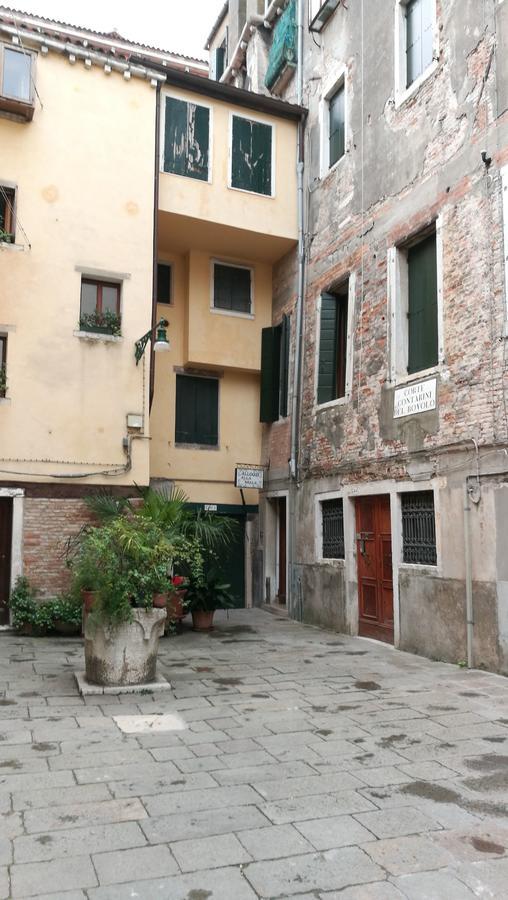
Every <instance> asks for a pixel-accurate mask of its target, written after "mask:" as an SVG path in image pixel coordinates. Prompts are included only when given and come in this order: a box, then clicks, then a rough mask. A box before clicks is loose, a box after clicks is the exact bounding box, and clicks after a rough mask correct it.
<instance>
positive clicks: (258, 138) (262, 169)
mask: <svg viewBox="0 0 508 900" xmlns="http://www.w3.org/2000/svg"><path fill="white" fill-rule="evenodd" d="M231 185H232V187H236V188H242V189H243V190H245V191H252V192H253V193H256V194H265V195H268V196H270V195H271V193H272V128H271V126H270V125H264V124H263V123H261V122H253V121H251V120H250V119H244V118H241V117H240V116H233V133H232V154H231Z"/></svg>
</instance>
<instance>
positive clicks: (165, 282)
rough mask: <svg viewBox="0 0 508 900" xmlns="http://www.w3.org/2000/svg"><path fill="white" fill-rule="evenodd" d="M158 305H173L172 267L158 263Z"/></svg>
mask: <svg viewBox="0 0 508 900" xmlns="http://www.w3.org/2000/svg"><path fill="white" fill-rule="evenodd" d="M157 303H171V266H170V265H169V263H157Z"/></svg>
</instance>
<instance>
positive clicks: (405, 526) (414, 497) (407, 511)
mask: <svg viewBox="0 0 508 900" xmlns="http://www.w3.org/2000/svg"><path fill="white" fill-rule="evenodd" d="M401 506H402V549H403V560H404V562H405V563H413V564H420V565H426V566H435V565H437V549H436V520H435V512H434V493H433V492H432V491H415V492H412V491H411V492H408V493H407V494H406V493H404V494H401Z"/></svg>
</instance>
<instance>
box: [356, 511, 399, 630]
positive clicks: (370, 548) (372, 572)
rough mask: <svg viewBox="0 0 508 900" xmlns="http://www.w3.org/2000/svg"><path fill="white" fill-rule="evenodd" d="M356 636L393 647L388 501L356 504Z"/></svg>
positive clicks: (390, 532)
mask: <svg viewBox="0 0 508 900" xmlns="http://www.w3.org/2000/svg"><path fill="white" fill-rule="evenodd" d="M356 552H357V558H358V599H359V634H360V635H362V636H363V637H372V638H377V639H378V640H380V641H386V642H387V643H391V644H393V574H392V530H391V520H390V498H389V497H384V496H380V497H361V498H359V499H358V500H357V501H356Z"/></svg>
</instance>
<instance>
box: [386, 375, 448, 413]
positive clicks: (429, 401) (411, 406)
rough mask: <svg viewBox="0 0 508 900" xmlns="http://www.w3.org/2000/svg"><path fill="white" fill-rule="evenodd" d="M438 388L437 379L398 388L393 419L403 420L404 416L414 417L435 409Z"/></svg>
mask: <svg viewBox="0 0 508 900" xmlns="http://www.w3.org/2000/svg"><path fill="white" fill-rule="evenodd" d="M436 388H437V379H436V378H430V379H428V380H427V381H419V382H417V383H416V384H408V385H407V386H406V387H403V388H398V389H397V390H396V391H395V398H394V403H393V418H394V419H402V418H403V416H414V415H416V414H417V413H422V412H427V411H428V410H430V409H435V408H436Z"/></svg>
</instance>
